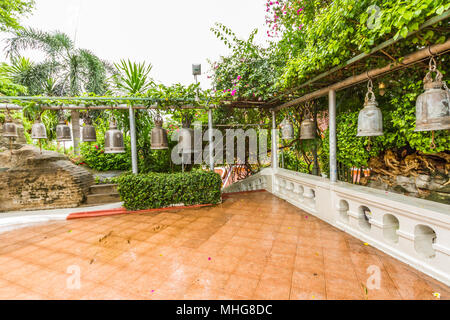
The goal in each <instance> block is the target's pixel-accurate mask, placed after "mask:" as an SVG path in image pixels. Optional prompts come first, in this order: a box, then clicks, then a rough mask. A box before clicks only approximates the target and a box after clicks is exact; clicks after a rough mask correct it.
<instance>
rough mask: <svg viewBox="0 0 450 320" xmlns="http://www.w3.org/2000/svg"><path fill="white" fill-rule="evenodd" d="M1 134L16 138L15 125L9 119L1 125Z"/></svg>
mask: <svg viewBox="0 0 450 320" xmlns="http://www.w3.org/2000/svg"><path fill="white" fill-rule="evenodd" d="M3 136H4V137H5V138H17V137H18V136H19V135H18V134H17V126H16V124H15V123H14V122H12V121H11V119H9V121H8V122H5V124H4V125H3Z"/></svg>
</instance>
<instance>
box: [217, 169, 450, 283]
mask: <svg viewBox="0 0 450 320" xmlns="http://www.w3.org/2000/svg"><path fill="white" fill-rule="evenodd" d="M260 189H265V190H267V191H269V192H271V193H273V194H274V195H275V196H277V197H280V198H282V199H284V200H286V201H288V202H290V203H291V204H293V205H294V206H296V207H298V208H300V209H302V210H303V211H305V212H308V213H309V214H312V215H315V216H317V217H318V218H320V219H322V220H324V221H326V222H328V223H330V224H331V225H333V226H335V227H337V228H339V229H341V230H343V231H345V232H347V233H349V234H351V235H352V236H354V237H356V238H359V239H360V240H361V241H363V242H367V243H369V244H370V245H372V246H374V247H376V248H378V249H379V250H381V251H383V252H385V253H387V254H389V255H391V256H393V257H395V258H397V259H399V260H401V261H403V262H405V263H407V264H409V265H411V266H413V267H415V268H416V269H418V270H420V271H422V272H424V273H426V274H428V275H430V276H432V277H434V278H436V279H438V280H440V281H442V282H444V283H445V284H447V285H450V206H449V205H445V204H441V203H436V202H431V201H427V200H423V199H418V198H413V197H407V196H404V195H400V194H396V193H390V192H386V191H382V190H377V189H372V188H368V187H363V186H358V185H352V184H348V183H344V182H337V183H330V181H329V180H328V179H327V178H322V177H317V176H312V175H308V174H303V173H299V172H293V171H289V170H285V169H280V168H277V169H275V170H273V169H271V168H267V169H263V170H262V171H261V172H259V173H257V174H255V175H253V176H251V177H249V178H247V179H245V180H241V181H239V182H237V183H235V184H233V185H231V186H229V187H227V188H226V189H225V190H224V192H238V191H247V190H260Z"/></svg>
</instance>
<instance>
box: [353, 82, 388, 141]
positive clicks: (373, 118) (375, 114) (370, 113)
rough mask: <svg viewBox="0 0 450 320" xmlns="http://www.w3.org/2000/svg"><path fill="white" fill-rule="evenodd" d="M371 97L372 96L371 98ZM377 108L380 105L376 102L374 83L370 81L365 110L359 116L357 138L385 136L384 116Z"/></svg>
mask: <svg viewBox="0 0 450 320" xmlns="http://www.w3.org/2000/svg"><path fill="white" fill-rule="evenodd" d="M369 95H371V97H370V98H369ZM377 106H378V103H377V101H376V100H375V93H374V92H373V85H372V81H371V80H369V84H368V92H367V94H366V98H365V102H364V108H363V109H362V110H361V111H360V112H359V115H358V133H357V134H356V136H357V137H375V136H382V135H383V115H382V114H381V110H380V108H378V107H377Z"/></svg>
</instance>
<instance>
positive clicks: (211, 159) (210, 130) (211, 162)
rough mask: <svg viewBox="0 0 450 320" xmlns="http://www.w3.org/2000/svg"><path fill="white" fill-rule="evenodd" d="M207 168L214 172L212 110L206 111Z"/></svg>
mask: <svg viewBox="0 0 450 320" xmlns="http://www.w3.org/2000/svg"><path fill="white" fill-rule="evenodd" d="M208 140H209V168H210V169H211V171H214V144H213V118H212V109H209V110H208Z"/></svg>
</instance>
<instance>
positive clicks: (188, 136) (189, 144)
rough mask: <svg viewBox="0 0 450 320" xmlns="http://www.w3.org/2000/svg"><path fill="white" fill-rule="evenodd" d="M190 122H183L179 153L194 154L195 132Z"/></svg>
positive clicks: (179, 139) (179, 138)
mask: <svg viewBox="0 0 450 320" xmlns="http://www.w3.org/2000/svg"><path fill="white" fill-rule="evenodd" d="M190 126H191V123H190V121H189V120H187V119H186V120H185V121H183V124H182V128H181V130H180V135H179V136H178V152H179V153H185V154H188V153H193V152H194V130H193V129H191V128H190Z"/></svg>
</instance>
